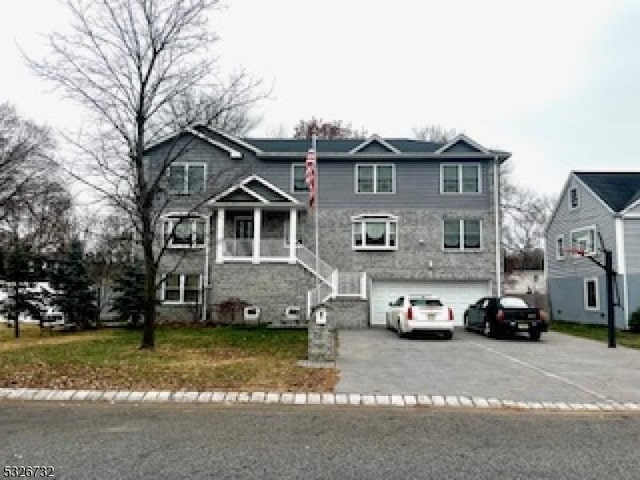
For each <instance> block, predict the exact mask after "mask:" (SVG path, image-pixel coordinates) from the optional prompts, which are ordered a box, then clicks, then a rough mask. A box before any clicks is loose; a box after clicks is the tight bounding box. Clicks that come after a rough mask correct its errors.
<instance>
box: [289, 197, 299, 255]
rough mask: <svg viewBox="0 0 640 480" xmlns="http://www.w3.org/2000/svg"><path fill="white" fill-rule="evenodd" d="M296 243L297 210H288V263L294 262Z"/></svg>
mask: <svg viewBox="0 0 640 480" xmlns="http://www.w3.org/2000/svg"><path fill="white" fill-rule="evenodd" d="M297 243H298V211H297V210H296V209H295V208H292V209H291V210H289V263H296V247H297Z"/></svg>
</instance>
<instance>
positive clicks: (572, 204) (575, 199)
mask: <svg viewBox="0 0 640 480" xmlns="http://www.w3.org/2000/svg"><path fill="white" fill-rule="evenodd" d="M578 208H580V195H579V194H578V189H577V188H576V187H573V188H570V189H569V210H576V209H578Z"/></svg>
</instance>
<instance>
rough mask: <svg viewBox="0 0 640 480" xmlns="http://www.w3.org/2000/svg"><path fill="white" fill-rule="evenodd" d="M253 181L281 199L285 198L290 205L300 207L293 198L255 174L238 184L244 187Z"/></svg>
mask: <svg viewBox="0 0 640 480" xmlns="http://www.w3.org/2000/svg"><path fill="white" fill-rule="evenodd" d="M253 180H256V181H258V182H260V183H261V184H262V185H264V186H265V187H267V188H268V189H270V190H273V191H274V192H276V193H277V194H278V195H281V196H282V197H284V198H286V199H287V200H288V201H290V202H291V203H293V204H295V205H300V202H299V201H298V200H297V199H296V198H295V197H292V196H291V195H289V194H288V193H287V192H285V191H284V190H281V189H280V188H278V187H276V186H275V185H274V184H272V183H270V182H267V181H266V180H265V179H264V178H262V177H260V176H259V175H256V174H255V173H254V174H253V175H250V176H248V177H247V178H245V179H244V180H243V181H242V182H240V184H241V185H246V184H247V183H249V182H251V181H253ZM256 195H257V194H256Z"/></svg>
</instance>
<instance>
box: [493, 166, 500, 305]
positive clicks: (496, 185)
mask: <svg viewBox="0 0 640 480" xmlns="http://www.w3.org/2000/svg"><path fill="white" fill-rule="evenodd" d="M499 165H500V160H499V158H498V156H497V155H496V156H495V157H494V163H493V208H494V210H495V215H496V221H495V226H496V232H495V234H496V295H497V296H501V295H502V271H501V270H502V262H501V261H500V260H501V255H502V247H501V242H500V173H499Z"/></svg>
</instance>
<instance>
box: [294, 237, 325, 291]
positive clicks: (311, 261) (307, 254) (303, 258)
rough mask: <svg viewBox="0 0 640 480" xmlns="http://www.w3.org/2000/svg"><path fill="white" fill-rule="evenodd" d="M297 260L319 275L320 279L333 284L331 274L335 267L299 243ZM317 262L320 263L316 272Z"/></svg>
mask: <svg viewBox="0 0 640 480" xmlns="http://www.w3.org/2000/svg"><path fill="white" fill-rule="evenodd" d="M296 260H297V261H298V263H299V264H301V265H302V266H303V267H304V268H306V269H307V270H309V271H310V272H311V273H313V274H314V275H315V276H317V277H318V278H319V279H320V280H322V281H323V282H324V283H326V284H327V285H330V286H331V285H332V282H331V275H332V274H333V271H334V270H335V268H333V267H332V266H331V265H329V264H328V263H327V262H325V261H324V260H322V259H321V258H319V259H317V262H316V256H315V254H314V253H313V252H312V251H311V250H309V249H308V248H307V247H305V246H303V245H298V246H297V247H296ZM316 263H317V265H318V271H317V272H316Z"/></svg>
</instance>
